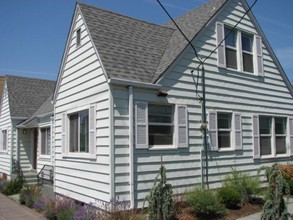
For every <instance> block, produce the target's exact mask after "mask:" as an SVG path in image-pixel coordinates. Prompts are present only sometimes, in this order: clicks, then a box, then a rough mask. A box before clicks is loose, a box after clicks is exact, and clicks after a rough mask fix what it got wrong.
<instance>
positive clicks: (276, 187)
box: [260, 163, 290, 219]
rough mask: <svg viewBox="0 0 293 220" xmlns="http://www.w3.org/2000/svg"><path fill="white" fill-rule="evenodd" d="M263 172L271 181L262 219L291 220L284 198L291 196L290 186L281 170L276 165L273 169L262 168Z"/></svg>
mask: <svg viewBox="0 0 293 220" xmlns="http://www.w3.org/2000/svg"><path fill="white" fill-rule="evenodd" d="M261 170H265V174H266V176H267V178H268V181H269V187H268V192H267V195H266V202H265V204H264V207H263V212H262V215H261V219H289V216H290V214H289V213H288V212H287V204H286V202H285V200H284V196H285V195H289V185H288V183H287V181H286V180H285V178H284V176H283V173H282V170H281V168H280V167H279V166H278V164H277V163H275V164H273V166H272V167H261V168H260V171H261ZM287 198H288V197H287Z"/></svg>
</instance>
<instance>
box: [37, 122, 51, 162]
mask: <svg viewBox="0 0 293 220" xmlns="http://www.w3.org/2000/svg"><path fill="white" fill-rule="evenodd" d="M47 128H49V129H50V144H51V147H50V152H49V154H42V137H39V138H40V141H39V143H40V148H39V152H40V153H39V157H40V158H43V159H51V155H52V128H51V126H50V125H43V126H40V127H39V134H40V136H42V134H41V130H42V129H47Z"/></svg>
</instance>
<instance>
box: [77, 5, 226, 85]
mask: <svg viewBox="0 0 293 220" xmlns="http://www.w3.org/2000/svg"><path fill="white" fill-rule="evenodd" d="M226 1H227V0H211V1H209V2H208V3H206V4H204V5H202V6H200V7H198V8H196V9H194V10H192V11H190V12H188V13H186V14H184V15H182V16H179V17H177V18H176V19H175V20H176V22H177V23H178V25H179V27H180V28H181V29H182V30H183V32H184V33H185V34H186V36H187V37H188V38H189V39H190V40H192V39H193V38H194V37H195V36H196V35H197V33H199V31H200V30H201V29H202V28H203V27H204V25H205V24H206V23H207V22H208V21H209V20H210V19H211V18H212V17H213V16H214V15H215V14H216V13H217V12H218V10H219V9H220V8H221V6H222V5H223V4H224V3H225V2H226ZM78 6H79V7H80V9H81V12H82V14H83V16H84V19H85V22H86V25H87V27H88V29H89V32H90V34H91V37H92V39H93V42H94V44H95V46H96V48H97V50H98V53H99V55H100V58H101V61H102V63H103V65H104V67H105V70H106V73H107V74H108V77H109V78H119V79H126V80H133V81H139V82H146V83H153V82H155V81H156V80H157V79H158V78H159V77H160V75H161V74H162V73H164V71H165V70H166V69H167V68H168V67H169V66H170V65H171V64H172V63H173V62H174V60H175V59H176V58H177V57H178V56H179V55H180V53H181V52H182V51H183V50H184V48H186V47H187V46H188V43H187V41H186V40H185V39H184V37H183V36H182V35H181V34H180V32H179V31H178V30H177V29H176V28H175V26H174V25H173V24H172V23H171V22H168V23H167V24H165V25H157V24H152V23H149V22H145V21H141V20H137V19H134V18H130V17H127V16H124V15H120V14H116V13H113V12H110V11H107V10H103V9H99V8H96V7H93V6H89V5H86V4H83V3H78Z"/></svg>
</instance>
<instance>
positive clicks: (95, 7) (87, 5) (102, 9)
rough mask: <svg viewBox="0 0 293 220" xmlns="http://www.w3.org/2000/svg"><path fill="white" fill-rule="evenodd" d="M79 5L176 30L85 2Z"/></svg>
mask: <svg viewBox="0 0 293 220" xmlns="http://www.w3.org/2000/svg"><path fill="white" fill-rule="evenodd" d="M77 5H84V6H86V7H91V8H94V9H95V10H101V11H104V12H107V13H110V14H114V15H116V16H121V17H124V18H128V19H131V20H134V21H139V22H142V23H146V24H149V25H154V26H157V27H161V28H166V29H171V30H174V29H175V28H172V27H167V26H164V25H163V24H156V23H154V22H150V21H145V20H142V19H140V18H135V17H131V16H128V15H125V14H121V13H120V12H114V11H111V10H110V9H105V8H100V7H97V6H94V5H91V4H86V3H84V2H78V3H77Z"/></svg>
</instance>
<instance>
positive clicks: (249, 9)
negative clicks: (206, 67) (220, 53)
mask: <svg viewBox="0 0 293 220" xmlns="http://www.w3.org/2000/svg"><path fill="white" fill-rule="evenodd" d="M256 2H257V0H255V1H254V2H253V4H252V5H251V6H250V7H249V8H248V10H247V11H246V12H245V13H244V14H243V16H242V17H241V18H240V20H239V21H238V22H237V23H236V24H235V25H234V26H233V28H232V29H231V30H230V32H229V33H228V34H227V35H226V36H225V38H224V39H223V40H222V41H221V42H220V43H219V44H218V45H217V46H216V48H215V49H214V50H213V51H212V52H211V53H210V54H209V55H208V56H207V57H206V58H205V59H204V60H203V61H202V63H200V64H199V65H198V67H200V66H201V65H202V64H204V63H205V61H206V60H207V59H209V58H210V57H211V56H212V54H213V53H214V52H215V51H216V50H217V49H218V48H219V46H221V44H222V43H223V42H224V41H225V40H226V39H227V38H228V36H229V35H230V34H231V33H232V31H234V30H235V28H236V27H237V26H238V24H239V23H240V22H241V21H242V20H243V18H244V17H245V16H246V15H247V14H248V12H250V11H251V9H252V8H253V6H254V5H255V4H256Z"/></svg>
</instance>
